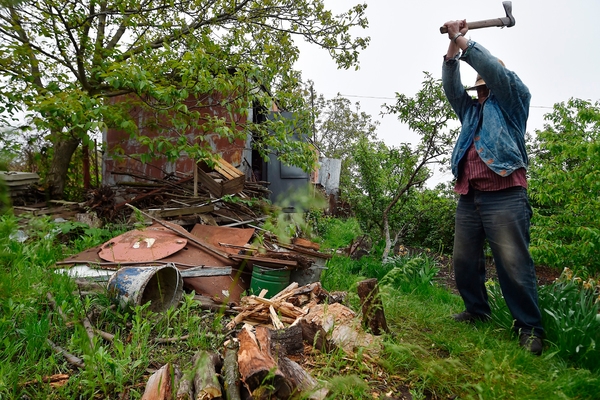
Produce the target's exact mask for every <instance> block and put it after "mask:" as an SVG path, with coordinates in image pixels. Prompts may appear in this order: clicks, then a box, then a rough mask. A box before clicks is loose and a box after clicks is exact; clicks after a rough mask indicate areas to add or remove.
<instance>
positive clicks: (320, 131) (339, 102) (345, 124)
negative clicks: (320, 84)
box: [308, 88, 379, 193]
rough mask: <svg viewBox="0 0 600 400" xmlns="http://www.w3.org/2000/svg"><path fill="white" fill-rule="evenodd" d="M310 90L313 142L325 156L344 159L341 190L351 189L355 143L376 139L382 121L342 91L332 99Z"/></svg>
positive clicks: (341, 191)
mask: <svg viewBox="0 0 600 400" xmlns="http://www.w3.org/2000/svg"><path fill="white" fill-rule="evenodd" d="M310 94H311V98H310V99H308V101H310V103H311V106H312V107H311V108H312V110H313V116H312V118H313V121H314V132H313V133H314V135H313V140H314V143H315V145H316V147H317V148H318V149H319V151H320V153H321V154H322V155H323V156H325V157H328V158H336V159H340V160H341V161H342V168H341V172H340V193H348V191H349V190H352V189H351V186H352V185H353V182H352V179H351V168H352V165H353V164H354V161H353V157H354V154H355V151H356V147H357V146H358V144H359V142H360V141H361V140H362V139H366V140H368V141H375V140H376V139H377V127H378V126H379V122H378V121H373V120H372V117H371V115H369V114H367V113H365V112H364V111H361V109H360V103H358V102H357V103H354V104H352V103H351V102H350V100H348V99H347V98H345V97H343V96H342V95H340V94H338V95H337V96H336V97H334V98H333V99H325V97H324V96H323V95H319V96H314V95H313V92H312V88H311V91H310Z"/></svg>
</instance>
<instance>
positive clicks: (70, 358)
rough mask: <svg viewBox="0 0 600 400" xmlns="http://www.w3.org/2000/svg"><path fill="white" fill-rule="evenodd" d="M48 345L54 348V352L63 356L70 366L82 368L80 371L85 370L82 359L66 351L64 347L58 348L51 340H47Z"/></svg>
mask: <svg viewBox="0 0 600 400" xmlns="http://www.w3.org/2000/svg"><path fill="white" fill-rule="evenodd" d="M46 343H48V344H49V345H50V347H52V350H54V352H55V353H57V354H61V355H62V356H63V357H64V358H65V359H66V360H67V362H68V363H69V364H71V365H73V366H75V367H77V368H80V369H84V368H85V364H84V363H83V360H82V359H81V358H79V357H77V356H74V355H73V354H71V353H69V352H68V351H66V350H65V349H63V348H62V347H60V346H57V345H56V344H54V342H52V341H51V340H50V339H46Z"/></svg>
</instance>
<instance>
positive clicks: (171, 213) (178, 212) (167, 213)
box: [148, 204, 215, 218]
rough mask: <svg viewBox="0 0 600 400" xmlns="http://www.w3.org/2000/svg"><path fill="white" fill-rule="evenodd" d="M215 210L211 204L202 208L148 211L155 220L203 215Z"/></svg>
mask: <svg viewBox="0 0 600 400" xmlns="http://www.w3.org/2000/svg"><path fill="white" fill-rule="evenodd" d="M214 210H215V206H214V205H212V204H209V205H204V206H196V207H182V208H169V209H166V210H160V209H149V210H148V211H149V214H151V215H154V216H155V217H157V218H166V217H181V216H183V215H191V214H205V213H209V212H213V211H214Z"/></svg>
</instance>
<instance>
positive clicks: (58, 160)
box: [46, 136, 81, 199]
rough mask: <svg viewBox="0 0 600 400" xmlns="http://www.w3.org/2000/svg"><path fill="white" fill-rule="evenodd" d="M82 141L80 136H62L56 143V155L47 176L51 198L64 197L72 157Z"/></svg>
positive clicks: (48, 191)
mask: <svg viewBox="0 0 600 400" xmlns="http://www.w3.org/2000/svg"><path fill="white" fill-rule="evenodd" d="M80 142H81V140H80V139H78V138H73V137H63V136H61V137H60V138H59V139H58V140H57V141H56V143H55V144H54V147H53V148H54V155H53V156H52V161H51V163H50V168H49V170H48V176H47V177H46V187H47V193H48V196H49V197H50V198H51V199H62V196H63V193H64V191H65V185H66V183H67V172H68V171H69V165H70V164H71V157H72V156H73V153H75V150H77V147H78V146H79V143H80Z"/></svg>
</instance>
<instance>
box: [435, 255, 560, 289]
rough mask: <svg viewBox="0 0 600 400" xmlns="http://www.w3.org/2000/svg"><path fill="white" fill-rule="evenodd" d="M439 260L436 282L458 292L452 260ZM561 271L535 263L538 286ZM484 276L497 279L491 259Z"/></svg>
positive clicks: (548, 281) (547, 281)
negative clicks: (439, 265) (439, 266)
mask: <svg viewBox="0 0 600 400" xmlns="http://www.w3.org/2000/svg"><path fill="white" fill-rule="evenodd" d="M439 261H440V264H441V266H442V267H441V268H440V271H439V272H438V274H437V280H438V282H439V283H440V284H441V285H443V286H445V287H446V288H448V289H449V290H450V291H452V292H453V293H455V294H458V290H457V289H456V282H455V280H454V271H453V269H452V260H451V259H450V258H449V257H442V258H440V259H439ZM561 272H562V271H560V270H558V269H556V268H550V267H546V266H544V265H536V267H535V273H536V276H537V280H538V286H542V285H548V284H551V283H552V282H554V281H555V280H556V279H557V278H558V277H559V276H560V274H561ZM486 276H487V277H488V278H489V279H493V280H497V279H498V275H497V273H496V265H495V264H494V261H493V260H489V261H488V263H487V264H486Z"/></svg>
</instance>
